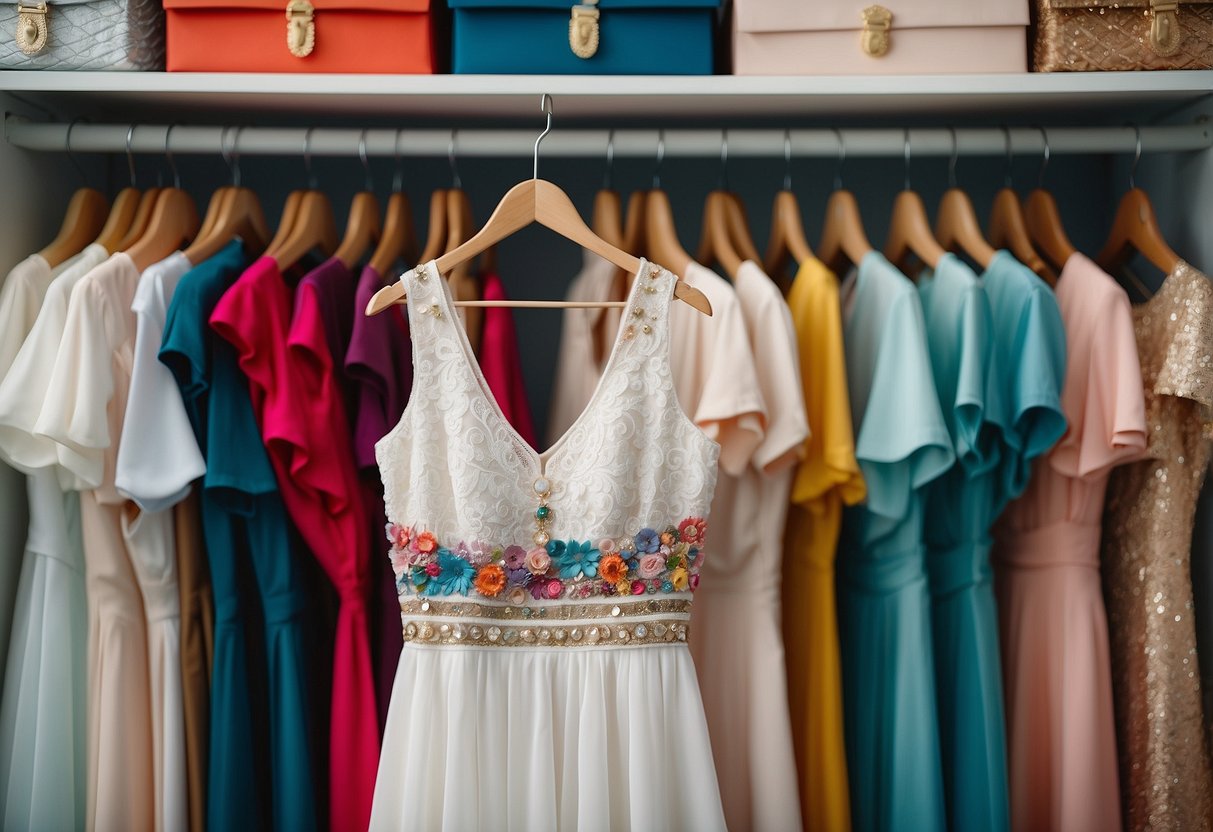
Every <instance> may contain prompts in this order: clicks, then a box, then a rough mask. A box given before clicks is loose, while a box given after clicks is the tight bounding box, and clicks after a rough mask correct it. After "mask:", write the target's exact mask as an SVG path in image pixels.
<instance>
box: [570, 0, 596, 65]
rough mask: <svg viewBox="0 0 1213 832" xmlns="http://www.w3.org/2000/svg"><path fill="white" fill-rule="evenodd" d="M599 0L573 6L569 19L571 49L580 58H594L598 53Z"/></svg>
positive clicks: (589, 0)
mask: <svg viewBox="0 0 1213 832" xmlns="http://www.w3.org/2000/svg"><path fill="white" fill-rule="evenodd" d="M597 3H598V0H585V2H583V3H582V4H581V5H580V6H573V8H572V14H571V15H570V17H569V49H572V50H573V54H574V55H576V56H577V57H578V58H583V59H584V58H592V57H593V56H594V53H596V52H597V51H598V15H599V12H598V8H597V6H596V4H597Z"/></svg>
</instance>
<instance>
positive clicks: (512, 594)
mask: <svg viewBox="0 0 1213 832" xmlns="http://www.w3.org/2000/svg"><path fill="white" fill-rule="evenodd" d="M506 600H507V601H509V602H510V603H511V604H513V605H514V606H515V607H520V606H522V605H523V604H525V603H526V590H525V589H523V588H522V587H520V586H516V587H514V588H513V589H511V590H510V591H509V594H508V595H506Z"/></svg>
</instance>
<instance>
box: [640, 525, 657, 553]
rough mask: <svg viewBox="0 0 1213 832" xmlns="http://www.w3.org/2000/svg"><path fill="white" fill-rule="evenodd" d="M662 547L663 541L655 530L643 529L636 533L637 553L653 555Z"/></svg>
mask: <svg viewBox="0 0 1213 832" xmlns="http://www.w3.org/2000/svg"><path fill="white" fill-rule="evenodd" d="M660 547H661V540H660V539H659V538H658V537H657V532H656V530H654V529H641V530H640V531H639V532H637V533H636V551H637V552H641V553H642V554H643V553H648V554H651V553H653V552H656V551H657V550H658V548H660Z"/></svg>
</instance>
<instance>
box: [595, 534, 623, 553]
mask: <svg viewBox="0 0 1213 832" xmlns="http://www.w3.org/2000/svg"><path fill="white" fill-rule="evenodd" d="M598 551H599V552H601V553H602V555H603V557H606V556H607V555H613V554H615V553H616V552H618V551H619V544H618V543H616V542H615V540H614V538H610V537H604V538H603V539H602V540H600V541H598Z"/></svg>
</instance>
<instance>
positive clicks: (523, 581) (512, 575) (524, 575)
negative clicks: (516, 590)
mask: <svg viewBox="0 0 1213 832" xmlns="http://www.w3.org/2000/svg"><path fill="white" fill-rule="evenodd" d="M505 576H506V577H507V578H509V580H510V583H511V584H514V585H516V586H529V585H530V583H531V573H530V572H528V571H527V569H526V567H525V566H524V567H522V568H521V569H508V568H507V569H506V570H505Z"/></svg>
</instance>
